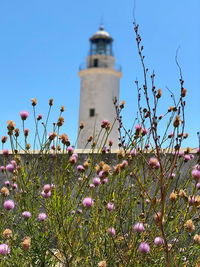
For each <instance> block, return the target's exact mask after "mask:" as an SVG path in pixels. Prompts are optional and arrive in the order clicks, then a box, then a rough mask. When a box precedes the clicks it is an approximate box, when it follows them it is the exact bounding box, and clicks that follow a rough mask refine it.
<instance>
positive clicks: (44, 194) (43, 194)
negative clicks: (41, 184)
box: [41, 191, 51, 198]
mask: <svg viewBox="0 0 200 267" xmlns="http://www.w3.org/2000/svg"><path fill="white" fill-rule="evenodd" d="M41 195H42V197H43V198H48V197H50V196H51V191H49V192H47V193H45V192H44V191H42V192H41Z"/></svg>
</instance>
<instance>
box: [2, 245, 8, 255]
mask: <svg viewBox="0 0 200 267" xmlns="http://www.w3.org/2000/svg"><path fill="white" fill-rule="evenodd" d="M9 253H10V248H9V246H8V245H7V244H0V254H1V255H3V256H5V255H7V254H9Z"/></svg>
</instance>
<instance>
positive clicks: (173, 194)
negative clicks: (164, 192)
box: [169, 192, 177, 202]
mask: <svg viewBox="0 0 200 267" xmlns="http://www.w3.org/2000/svg"><path fill="white" fill-rule="evenodd" d="M169 199H170V201H172V202H175V201H176V200H177V193H176V192H172V193H171V195H170V197H169Z"/></svg>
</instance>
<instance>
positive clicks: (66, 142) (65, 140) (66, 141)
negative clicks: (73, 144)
mask: <svg viewBox="0 0 200 267" xmlns="http://www.w3.org/2000/svg"><path fill="white" fill-rule="evenodd" d="M59 139H60V140H61V142H62V143H63V144H64V145H70V142H69V138H68V136H67V135H66V134H65V133H63V134H61V135H60V136H59Z"/></svg>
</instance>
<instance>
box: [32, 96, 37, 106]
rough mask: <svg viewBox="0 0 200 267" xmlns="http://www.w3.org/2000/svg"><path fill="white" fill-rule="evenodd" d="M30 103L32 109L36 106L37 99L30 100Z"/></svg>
mask: <svg viewBox="0 0 200 267" xmlns="http://www.w3.org/2000/svg"><path fill="white" fill-rule="evenodd" d="M31 102H32V106H33V107H34V106H36V105H37V99H36V98H31Z"/></svg>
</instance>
